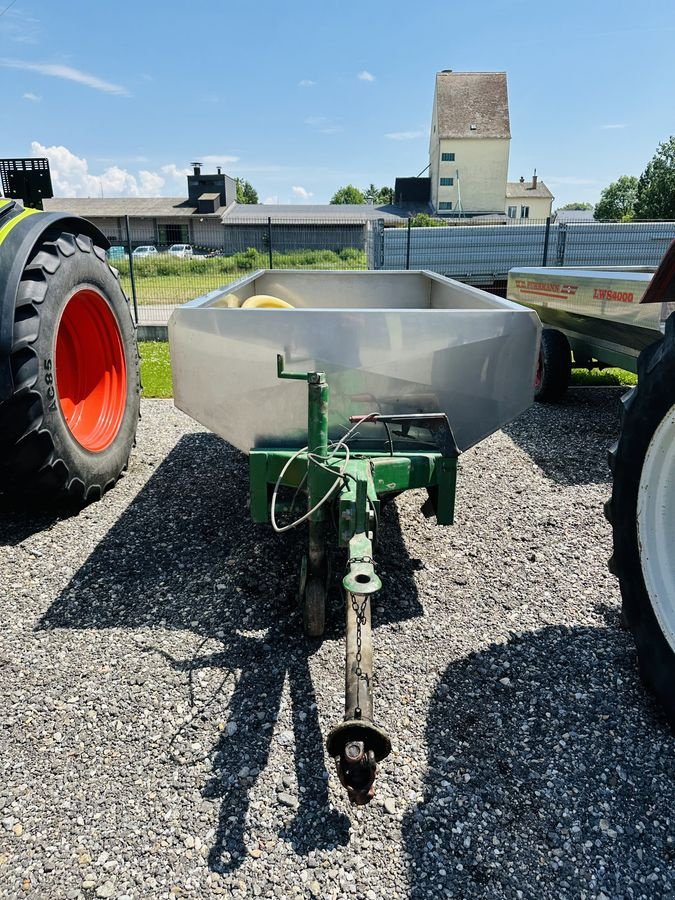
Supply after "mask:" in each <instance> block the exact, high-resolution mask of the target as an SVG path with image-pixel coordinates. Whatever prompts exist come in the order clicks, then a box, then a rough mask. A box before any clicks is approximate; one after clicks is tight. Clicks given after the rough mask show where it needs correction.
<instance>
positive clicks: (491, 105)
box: [435, 72, 511, 139]
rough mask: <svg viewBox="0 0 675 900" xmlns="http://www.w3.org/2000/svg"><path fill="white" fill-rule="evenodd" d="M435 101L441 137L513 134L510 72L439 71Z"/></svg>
mask: <svg viewBox="0 0 675 900" xmlns="http://www.w3.org/2000/svg"><path fill="white" fill-rule="evenodd" d="M435 103H436V112H437V123H438V137H439V138H440V139H444V138H510V137H511V128H510V125H509V100H508V95H507V90H506V72H438V73H437V74H436V94H435ZM472 126H474V127H472Z"/></svg>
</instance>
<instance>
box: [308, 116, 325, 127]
mask: <svg viewBox="0 0 675 900" xmlns="http://www.w3.org/2000/svg"><path fill="white" fill-rule="evenodd" d="M327 121H328V117H327V116H307V118H306V119H305V125H312V126H316V125H323V123H324V122H327Z"/></svg>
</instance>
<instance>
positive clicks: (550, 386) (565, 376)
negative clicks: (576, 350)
mask: <svg viewBox="0 0 675 900" xmlns="http://www.w3.org/2000/svg"><path fill="white" fill-rule="evenodd" d="M571 376H572V353H571V350H570V345H569V342H568V340H567V338H566V337H565V335H564V334H563V333H562V331H557V330H556V329H555V328H544V329H543V330H542V332H541V346H540V348H539V360H538V362H537V374H536V376H535V379H534V399H535V400H537V401H538V402H539V403H557V402H558V401H559V400H562V398H563V397H564V395H565V391H566V390H567V388H568V386H569V383H570V378H571Z"/></svg>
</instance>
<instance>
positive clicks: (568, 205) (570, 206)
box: [556, 200, 593, 212]
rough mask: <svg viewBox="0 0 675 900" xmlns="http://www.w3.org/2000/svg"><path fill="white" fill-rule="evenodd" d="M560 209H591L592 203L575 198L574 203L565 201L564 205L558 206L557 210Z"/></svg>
mask: <svg viewBox="0 0 675 900" xmlns="http://www.w3.org/2000/svg"><path fill="white" fill-rule="evenodd" d="M560 209H593V204H592V203H584V202H583V200H575V201H574V203H566V204H565V205H564V206H559V207H558V210H560ZM556 212H557V210H556Z"/></svg>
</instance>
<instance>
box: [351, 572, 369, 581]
mask: <svg viewBox="0 0 675 900" xmlns="http://www.w3.org/2000/svg"><path fill="white" fill-rule="evenodd" d="M354 581H356V582H357V583H358V584H370V575H365V574H364V573H363V572H359V574H358V575H355V576H354Z"/></svg>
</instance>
